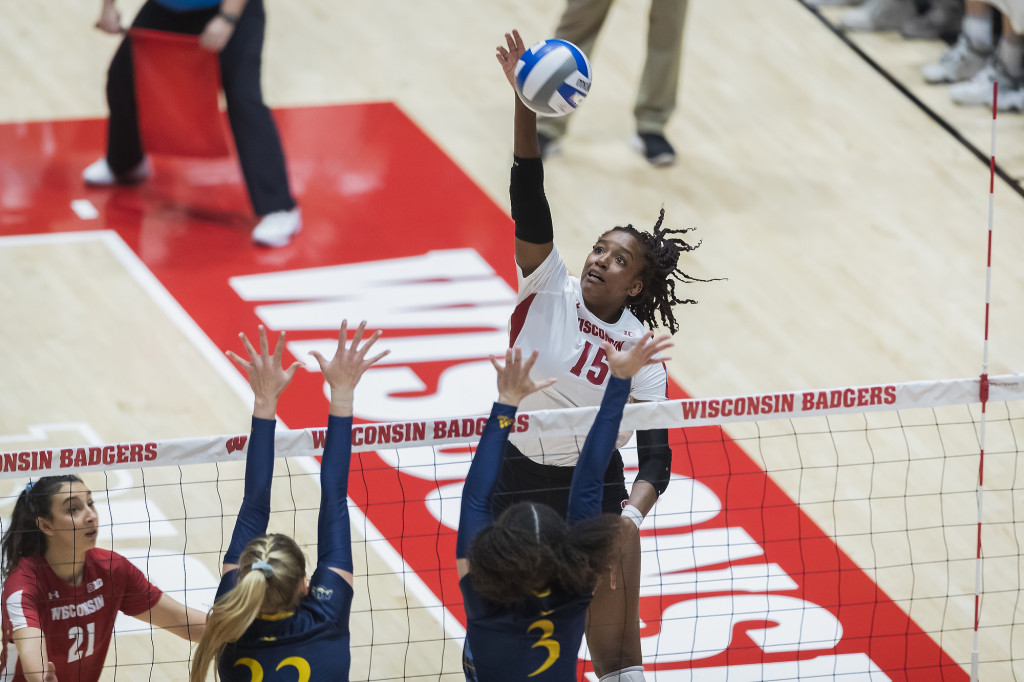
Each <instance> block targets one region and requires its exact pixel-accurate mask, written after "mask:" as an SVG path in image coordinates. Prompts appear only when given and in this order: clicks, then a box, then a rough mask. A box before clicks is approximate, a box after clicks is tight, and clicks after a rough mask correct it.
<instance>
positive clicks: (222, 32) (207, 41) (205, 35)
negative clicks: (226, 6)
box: [199, 14, 235, 52]
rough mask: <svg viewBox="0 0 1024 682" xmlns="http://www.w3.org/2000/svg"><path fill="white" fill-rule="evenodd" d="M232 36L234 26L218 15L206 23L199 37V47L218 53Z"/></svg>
mask: <svg viewBox="0 0 1024 682" xmlns="http://www.w3.org/2000/svg"><path fill="white" fill-rule="evenodd" d="M234 34H235V25H234V24H232V23H231V22H230V21H228V20H227V19H225V18H224V17H222V16H221V15H219V14H218V15H217V16H215V17H214V18H213V19H210V21H208V22H207V23H206V28H204V29H203V32H202V33H201V34H200V35H199V46H200V47H202V48H203V49H204V50H209V51H210V52H220V51H221V50H223V49H224V46H225V45H227V44H228V41H229V40H231V36H233V35H234Z"/></svg>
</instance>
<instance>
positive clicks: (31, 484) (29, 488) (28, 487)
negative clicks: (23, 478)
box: [25, 481, 35, 495]
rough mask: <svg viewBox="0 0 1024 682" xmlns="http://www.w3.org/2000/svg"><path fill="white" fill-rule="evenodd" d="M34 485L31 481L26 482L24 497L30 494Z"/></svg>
mask: <svg viewBox="0 0 1024 682" xmlns="http://www.w3.org/2000/svg"><path fill="white" fill-rule="evenodd" d="M34 485H35V483H34V482H33V481H29V482H28V484H27V485H26V486H25V494H26V495H28V494H29V493H30V492H32V486H34Z"/></svg>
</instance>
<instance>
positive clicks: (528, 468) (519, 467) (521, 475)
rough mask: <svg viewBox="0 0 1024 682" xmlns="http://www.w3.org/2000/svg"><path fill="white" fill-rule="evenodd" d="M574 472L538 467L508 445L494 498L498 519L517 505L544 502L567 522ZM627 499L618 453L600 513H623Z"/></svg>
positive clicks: (606, 475) (606, 482)
mask: <svg viewBox="0 0 1024 682" xmlns="http://www.w3.org/2000/svg"><path fill="white" fill-rule="evenodd" d="M574 470H575V467H559V466H548V465H546V464H538V463H537V462H534V461H533V460H532V459H530V458H529V457H527V456H526V455H524V454H523V453H521V452H520V451H519V449H518V448H516V446H514V445H512V444H511V443H507V444H506V446H505V458H504V460H503V461H502V463H501V475H500V477H499V478H498V484H497V485H496V486H495V490H494V493H493V494H492V495H491V507H492V510H493V512H494V516H495V518H497V517H498V515H500V514H501V512H503V511H505V510H506V509H508V508H509V507H511V506H512V505H513V504H515V503H516V502H541V503H543V504H546V505H548V506H549V507H551V508H552V509H554V510H555V511H556V512H558V513H559V514H561V515H562V517H563V518H564V517H565V514H566V512H567V511H568V509H569V486H570V485H571V484H572V472H573V471H574ZM628 497H629V494H628V493H627V492H626V480H625V476H624V475H623V473H622V455H620V454H619V451H618V450H616V451H615V452H614V453H612V459H611V461H610V462H609V463H608V468H607V469H606V470H605V472H604V501H603V502H602V504H601V511H602V512H603V513H605V514H615V515H616V516H618V515H619V514H621V513H622V501H623V500H625V499H627V498H628Z"/></svg>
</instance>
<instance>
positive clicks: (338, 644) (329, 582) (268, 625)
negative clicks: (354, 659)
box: [217, 567, 353, 682]
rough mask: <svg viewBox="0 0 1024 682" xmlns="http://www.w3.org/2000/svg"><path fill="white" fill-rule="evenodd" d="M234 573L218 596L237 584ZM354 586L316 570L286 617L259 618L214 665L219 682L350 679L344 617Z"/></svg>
mask: <svg viewBox="0 0 1024 682" xmlns="http://www.w3.org/2000/svg"><path fill="white" fill-rule="evenodd" d="M237 577H238V570H237V569H236V570H233V571H229V572H228V573H226V574H224V577H223V578H221V581H220V587H219V588H218V589H217V598H218V599H219V598H220V597H221V596H222V595H224V594H227V592H228V591H229V590H231V589H232V588H233V587H234V586H235V582H236V580H237ZM352 596H353V591H352V586H351V585H349V584H348V583H347V582H346V581H345V579H344V578H342V577H341V576H340V575H338V574H337V573H335V572H334V571H332V570H330V569H329V568H325V567H321V568H317V569H316V571H315V572H314V573H313V578H312V579H311V580H310V582H309V594H307V595H306V596H305V597H303V598H302V601H300V602H299V605H298V607H297V608H296V609H295V611H293V612H290V613H289V614H277V615H274V616H261V617H259V618H257V619H256V620H255V622H253V624H252V625H250V626H249V629H248V630H246V632H245V634H244V635H242V637H241V638H240V639H239V640H238V641H237V642H229V643H228V644H227V646H226V647H225V649H224V653H223V654H222V655H221V656H220V659H219V660H218V662H217V670H218V672H219V673H220V679H221V680H223V682H255V681H256V680H262V682H339V681H346V682H347V680H348V671H349V665H350V663H351V656H350V654H349V648H348V647H349V629H348V619H349V613H350V611H351V610H352Z"/></svg>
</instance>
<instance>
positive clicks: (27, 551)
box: [0, 474, 82, 580]
mask: <svg viewBox="0 0 1024 682" xmlns="http://www.w3.org/2000/svg"><path fill="white" fill-rule="evenodd" d="M81 482H82V479H80V478H79V477H78V476H75V475H72V474H65V475H61V476H43V477H42V478H40V479H39V480H38V481H36V482H35V483H29V484H28V485H26V486H25V489H24V490H22V491H21V494H19V495H18V499H17V501H16V502H15V503H14V511H13V512H12V513H11V521H10V523H9V524H8V526H7V530H6V531H5V532H4V535H3V540H2V541H0V554H2V555H3V570H2V572H0V576H2V578H3V579H4V580H6V579H7V578H8V577H10V575H11V572H12V571H14V569H15V568H16V567H17V565H18V561H19V560H20V559H21V558H22V557H27V556H37V555H40V554H45V553H46V534H45V533H43V531H41V530H39V526H38V525H36V519H39V518H44V519H51V520H52V518H53V496H54V495H55V494H57V493H58V492H60V491H61V490H62V489H63V488H64V484H65V483H81Z"/></svg>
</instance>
